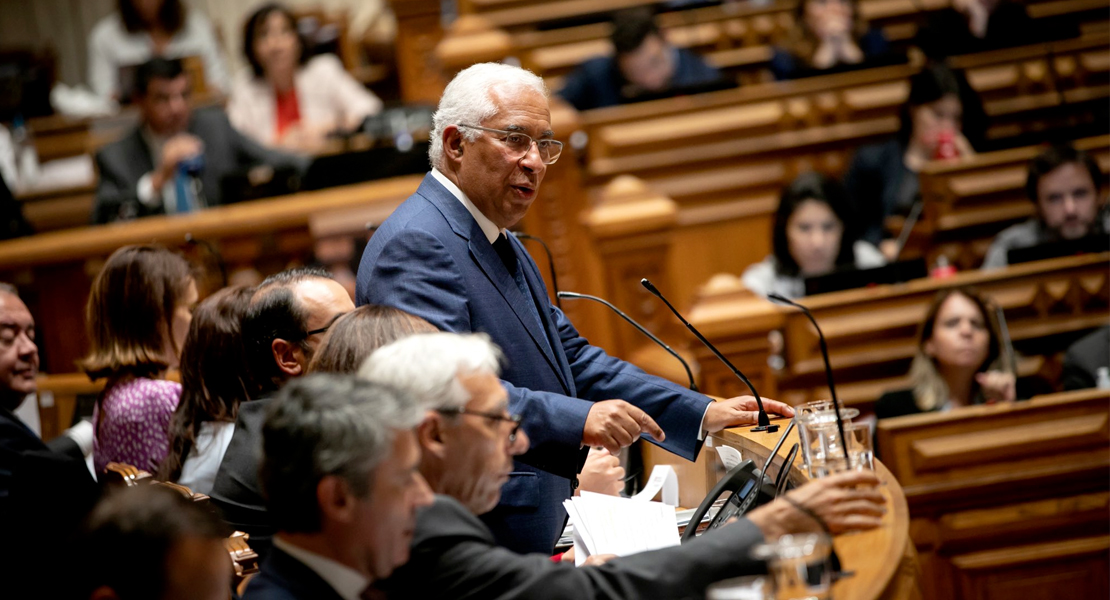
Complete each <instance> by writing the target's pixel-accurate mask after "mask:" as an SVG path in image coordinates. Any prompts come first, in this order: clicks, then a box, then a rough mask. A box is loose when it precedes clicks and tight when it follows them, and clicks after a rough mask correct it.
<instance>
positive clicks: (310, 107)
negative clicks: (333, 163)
mask: <svg viewBox="0 0 1110 600" xmlns="http://www.w3.org/2000/svg"><path fill="white" fill-rule="evenodd" d="M308 50H309V49H308V48H307V47H306V42H305V40H304V39H303V38H302V37H301V36H300V35H298V34H297V23H296V20H295V18H294V16H293V13H292V12H290V11H289V9H288V8H285V7H284V6H281V5H280V4H267V5H265V6H263V7H261V8H259V9H258V10H256V11H255V12H254V14H252V15H251V17H250V19H248V20H247V24H246V27H245V28H244V30H243V53H244V54H245V55H246V58H247V62H249V63H250V69H249V72H247V71H246V70H244V73H243V74H242V76H240V77H239V78H237V79H236V81H235V84H234V86H233V88H232V90H231V98H230V99H229V101H228V107H227V112H228V117H229V118H230V119H231V124H232V125H234V126H235V127H236V129H239V130H240V131H242V132H243V133H245V134H246V135H248V136H250V137H251V138H254V139H255V140H256V141H258V142H259V143H261V144H263V145H266V146H279V147H282V148H286V149H290V150H300V151H309V152H311V151H314V150H319V149H320V147H321V145H322V144H323V142H324V139H325V138H326V137H327V135H328V134H329V133H331V132H333V131H349V130H352V129H355V128H357V127H358V126H359V125H360V124H361V123H362V121H363V120H364V119H365V118H366V117H368V116H370V115H373V114H376V113H378V112H379V111H381V109H382V102H381V100H379V99H378V97H377V96H375V95H374V94H373V93H371V92H370V91H369V90H367V89H366V87H365V86H363V85H362V84H361V83H359V82H358V81H356V80H355V79H354V78H353V77H351V75H350V74H349V73H347V71H345V70H344V69H343V65H342V63H340V62H339V59H338V58H337V57H336V56H335V55H334V54H320V55H318V56H314V57H312V58H309V56H308Z"/></svg>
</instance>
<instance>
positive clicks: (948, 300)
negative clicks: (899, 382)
mask: <svg viewBox="0 0 1110 600" xmlns="http://www.w3.org/2000/svg"><path fill="white" fill-rule="evenodd" d="M910 380H911V382H912V387H911V388H910V389H908V390H899V391H894V392H887V393H885V394H883V395H882V397H880V398H879V401H878V402H877V403H875V416H876V417H878V418H880V419H885V418H888V417H900V416H902V415H912V414H917V413H922V412H930V411H944V410H950V409H952V408H957V407H960V406H971V405H973V404H984V403H993V402H1013V401H1014V400H1015V399H1016V398H1017V390H1016V386H1015V382H1016V379H1015V378H1014V374H1013V373H1012V372H1011V371H1010V368H1009V367H1008V366H1006V365H1004V364H1003V360H1002V341H1001V335H1000V334H999V329H998V323H997V322H996V320H995V317H994V311H993V310H991V308H990V306H989V304H988V301H987V300H986V299H985V298H983V296H981V295H980V294H979V293H978V292H977V291H975V290H973V289H970V288H953V289H947V290H942V291H941V292H940V293H938V294H937V296H936V297H935V298H934V299H933V303H932V304H930V305H929V309H928V311H927V312H926V315H925V321H924V322H923V323H922V324H921V331H920V335H919V336H918V343H917V353H916V354H915V355H914V357H913V363H912V364H911V365H910Z"/></svg>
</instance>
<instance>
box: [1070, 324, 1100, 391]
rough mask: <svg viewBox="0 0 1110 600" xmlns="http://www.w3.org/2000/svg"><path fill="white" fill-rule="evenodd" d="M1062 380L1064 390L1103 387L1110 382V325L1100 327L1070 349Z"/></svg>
mask: <svg viewBox="0 0 1110 600" xmlns="http://www.w3.org/2000/svg"><path fill="white" fill-rule="evenodd" d="M1060 379H1061V380H1062V383H1063V385H1064V390H1085V389H1088V388H1093V387H1101V386H1102V385H1105V383H1104V382H1105V381H1107V380H1110V325H1103V326H1102V327H1099V328H1098V329H1096V330H1094V331H1092V332H1091V333H1089V334H1087V335H1085V336H1083V337H1082V338H1080V340H1079V341H1078V342H1076V343H1074V344H1072V345H1071V347H1069V348H1068V351H1067V353H1066V354H1064V372H1063V373H1062V374H1061V375H1060Z"/></svg>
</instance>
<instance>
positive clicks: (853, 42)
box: [771, 0, 894, 80]
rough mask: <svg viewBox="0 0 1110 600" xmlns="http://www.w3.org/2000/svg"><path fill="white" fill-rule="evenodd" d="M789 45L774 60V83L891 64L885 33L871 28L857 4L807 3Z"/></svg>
mask: <svg viewBox="0 0 1110 600" xmlns="http://www.w3.org/2000/svg"><path fill="white" fill-rule="evenodd" d="M794 23H795V26H794V29H793V30H791V32H790V36H789V38H788V39H787V44H786V45H785V46H783V47H776V48H775V53H774V56H773V57H772V58H771V71H772V72H773V73H774V74H775V79H779V80H782V79H799V78H801V77H809V76H812V75H823V74H826V73H839V72H843V71H849V70H852V69H860V68H865V67H870V66H875V65H876V64H878V63H880V62H882V63H887V62H892V59H893V58H894V57H893V56H888V53H889V52H890V48H889V45H888V44H887V41H886V38H885V37H883V32H882V30H881V29H878V28H871V27H868V25H867V23H866V22H864V21H863V19H862V18H860V15H859V11H858V10H856V2H855V0H804V1H803V2H799V3H798V5H797V9H796V11H795V15H794Z"/></svg>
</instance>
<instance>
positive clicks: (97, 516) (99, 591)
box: [73, 485, 232, 600]
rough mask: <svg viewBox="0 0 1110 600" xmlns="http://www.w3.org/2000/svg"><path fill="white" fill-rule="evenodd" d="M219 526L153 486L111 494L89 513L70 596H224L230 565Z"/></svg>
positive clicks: (106, 599) (134, 599)
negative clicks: (74, 582)
mask: <svg viewBox="0 0 1110 600" xmlns="http://www.w3.org/2000/svg"><path fill="white" fill-rule="evenodd" d="M225 535H226V533H225V531H224V525H223V523H221V522H220V521H219V519H217V518H216V516H215V515H213V514H212V513H211V512H210V511H208V510H205V509H204V508H202V507H200V506H197V505H196V504H194V503H193V502H191V501H189V500H187V499H185V498H184V497H183V496H182V495H181V494H180V493H178V492H177V491H175V490H171V489H168V488H165V487H163V486H158V485H140V486H137V487H131V488H122V489H120V490H117V491H115V492H114V493H112V494H109V495H108V496H107V497H106V498H105V499H104V500H103V501H102V502H101V503H100V504H98V505H97V507H96V509H95V510H93V513H92V515H91V516H90V517H89V522H88V524H87V525H86V527H85V531H84V532H83V535H82V537H81V540H80V544H79V546H78V550H77V552H76V553H75V556H76V557H79V558H78V559H76V560H74V564H73V570H76V571H77V578H76V579H77V588H78V593H77V594H76V595H75V596H74V597H76V598H82V599H85V598H87V599H89V600H144V599H148V598H161V599H163V600H171V599H172V600H179V599H180V600H185V599H186V598H188V599H189V600H227V598H228V597H229V595H230V586H231V573H232V564H231V558H230V556H229V555H228V552H227V549H226V548H225V547H224V544H223V540H224V536H225Z"/></svg>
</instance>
